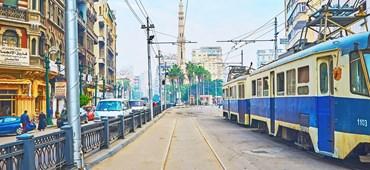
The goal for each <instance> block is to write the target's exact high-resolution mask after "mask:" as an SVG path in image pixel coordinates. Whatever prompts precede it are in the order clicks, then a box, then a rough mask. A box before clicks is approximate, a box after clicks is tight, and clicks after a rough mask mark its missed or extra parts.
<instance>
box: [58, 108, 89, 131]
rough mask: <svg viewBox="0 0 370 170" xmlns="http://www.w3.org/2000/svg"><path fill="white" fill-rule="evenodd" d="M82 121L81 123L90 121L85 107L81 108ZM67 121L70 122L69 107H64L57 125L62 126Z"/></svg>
mask: <svg viewBox="0 0 370 170" xmlns="http://www.w3.org/2000/svg"><path fill="white" fill-rule="evenodd" d="M80 121H81V124H83V123H88V119H87V112H86V111H85V110H84V109H83V108H80ZM67 122H68V114H67V109H65V108H64V109H63V110H62V113H60V116H59V118H58V119H57V127H58V128H60V127H62V126H63V125H64V124H65V123H67Z"/></svg>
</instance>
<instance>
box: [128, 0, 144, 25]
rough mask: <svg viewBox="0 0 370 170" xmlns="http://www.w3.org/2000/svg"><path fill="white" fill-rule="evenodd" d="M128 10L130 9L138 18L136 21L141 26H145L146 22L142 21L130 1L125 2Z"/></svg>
mask: <svg viewBox="0 0 370 170" xmlns="http://www.w3.org/2000/svg"><path fill="white" fill-rule="evenodd" d="M125 2H126V4H127V6H128V8H129V9H130V11H131V13H132V14H133V15H134V17H135V18H136V20H137V21H138V22H139V23H140V24H141V25H144V22H143V21H142V20H141V19H140V17H139V15H137V13H136V12H135V10H134V8H132V6H131V4H130V2H129V1H128V0H125Z"/></svg>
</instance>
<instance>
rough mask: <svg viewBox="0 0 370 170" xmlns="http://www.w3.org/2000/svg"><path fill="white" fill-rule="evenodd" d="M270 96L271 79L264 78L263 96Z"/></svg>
mask: <svg viewBox="0 0 370 170" xmlns="http://www.w3.org/2000/svg"><path fill="white" fill-rule="evenodd" d="M268 95H269V78H268V77H264V78H263V96H268Z"/></svg>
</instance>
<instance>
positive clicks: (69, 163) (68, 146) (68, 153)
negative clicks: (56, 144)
mask: <svg viewBox="0 0 370 170" xmlns="http://www.w3.org/2000/svg"><path fill="white" fill-rule="evenodd" d="M61 129H62V130H63V131H64V134H65V142H66V143H65V146H64V157H65V160H66V165H65V166H66V167H65V168H66V169H69V168H71V167H73V165H74V162H73V131H72V126H69V125H64V126H63V127H62V128H61Z"/></svg>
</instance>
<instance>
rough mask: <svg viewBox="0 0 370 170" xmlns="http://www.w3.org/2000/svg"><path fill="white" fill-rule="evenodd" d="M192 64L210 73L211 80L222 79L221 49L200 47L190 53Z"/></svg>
mask: <svg viewBox="0 0 370 170" xmlns="http://www.w3.org/2000/svg"><path fill="white" fill-rule="evenodd" d="M192 56H193V57H192V62H193V63H194V64H199V65H202V66H203V67H204V68H205V69H206V70H208V71H209V72H210V73H211V76H212V77H211V78H212V80H222V79H223V70H224V69H223V68H224V64H223V59H222V48H221V47H202V48H200V49H195V50H193V52H192Z"/></svg>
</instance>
